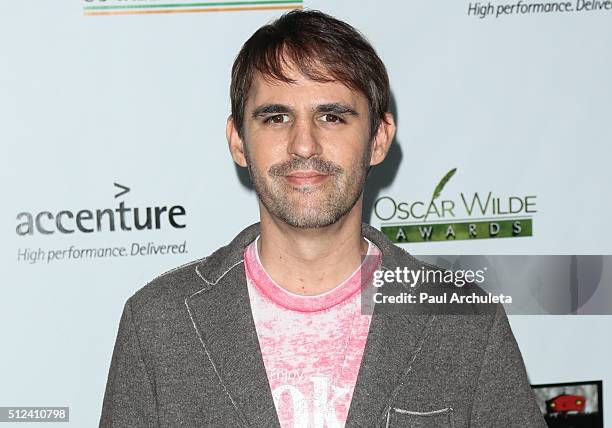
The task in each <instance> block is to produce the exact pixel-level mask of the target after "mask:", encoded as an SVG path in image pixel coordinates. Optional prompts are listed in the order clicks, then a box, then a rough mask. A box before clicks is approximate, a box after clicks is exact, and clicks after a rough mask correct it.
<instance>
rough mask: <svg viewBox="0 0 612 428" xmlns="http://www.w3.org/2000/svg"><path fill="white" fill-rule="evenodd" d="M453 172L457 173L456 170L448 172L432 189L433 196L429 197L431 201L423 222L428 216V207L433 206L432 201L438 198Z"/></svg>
mask: <svg viewBox="0 0 612 428" xmlns="http://www.w3.org/2000/svg"><path fill="white" fill-rule="evenodd" d="M455 172H457V168H453V169H451V170H450V171H448V172H447V173H446V174H444V177H442V179H441V180H440V182H439V183H438V185H437V186H436V188H435V189H434V191H433V195H432V196H431V201H430V202H429V205H428V208H427V213H426V214H425V217H424V218H423V221H427V216H428V215H429V207H431V204H433V201H434V200H435V199H437V198H438V197H439V196H440V193H442V190H443V189H444V186H446V183H448V181H449V180H450V179H451V178H452V176H453V175H455Z"/></svg>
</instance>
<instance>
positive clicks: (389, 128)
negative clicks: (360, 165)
mask: <svg viewBox="0 0 612 428" xmlns="http://www.w3.org/2000/svg"><path fill="white" fill-rule="evenodd" d="M394 136H395V120H394V119H393V115H392V114H391V113H385V117H384V118H383V120H381V121H380V125H378V130H377V131H376V135H375V136H374V141H373V142H372V154H371V156H370V166H374V165H378V164H379V163H381V162H382V161H383V160H385V157H387V153H388V152H389V147H391V143H392V142H393V137H394Z"/></svg>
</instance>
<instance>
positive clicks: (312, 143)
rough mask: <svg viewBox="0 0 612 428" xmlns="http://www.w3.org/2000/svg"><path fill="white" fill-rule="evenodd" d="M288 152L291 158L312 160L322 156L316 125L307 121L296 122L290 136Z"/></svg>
mask: <svg viewBox="0 0 612 428" xmlns="http://www.w3.org/2000/svg"><path fill="white" fill-rule="evenodd" d="M287 152H288V153H289V154H290V155H291V156H297V157H300V158H304V159H310V158H311V157H313V156H320V155H321V152H322V147H321V144H320V143H319V140H318V136H317V131H316V127H315V125H314V124H313V123H312V122H311V121H309V120H307V119H304V120H299V121H296V122H295V125H294V126H293V129H292V130H291V134H290V136H289V144H288V146H287Z"/></svg>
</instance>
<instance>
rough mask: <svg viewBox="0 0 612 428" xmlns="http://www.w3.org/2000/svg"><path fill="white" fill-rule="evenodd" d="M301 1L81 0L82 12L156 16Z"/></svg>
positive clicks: (295, 5) (296, 5)
mask: <svg viewBox="0 0 612 428" xmlns="http://www.w3.org/2000/svg"><path fill="white" fill-rule="evenodd" d="M302 3H303V1H302V0H287V1H282V0H256V1H217V2H201V1H188V0H187V1H185V0H82V7H83V15H85V16H104V15H106V16H108V15H152V14H154V15H158V14H177V13H203V12H204V13H205V12H245V11H258V10H290V9H301V8H302V7H303V6H302Z"/></svg>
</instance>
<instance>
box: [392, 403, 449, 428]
mask: <svg viewBox="0 0 612 428" xmlns="http://www.w3.org/2000/svg"><path fill="white" fill-rule="evenodd" d="M454 426H455V421H454V418H453V409H452V408H451V407H447V408H446V409H440V410H433V411H430V412H417V411H413V410H405V409H399V408H397V407H392V408H391V409H389V413H387V424H386V428H403V427H410V428H454Z"/></svg>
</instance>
